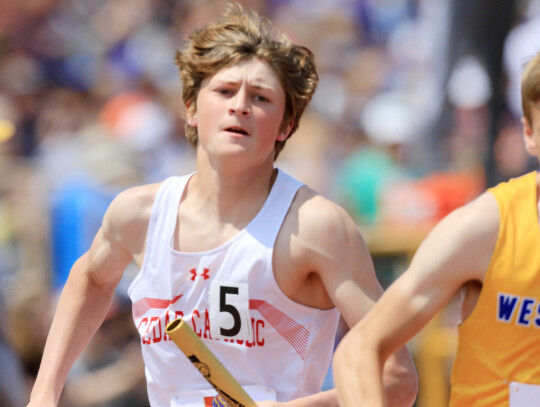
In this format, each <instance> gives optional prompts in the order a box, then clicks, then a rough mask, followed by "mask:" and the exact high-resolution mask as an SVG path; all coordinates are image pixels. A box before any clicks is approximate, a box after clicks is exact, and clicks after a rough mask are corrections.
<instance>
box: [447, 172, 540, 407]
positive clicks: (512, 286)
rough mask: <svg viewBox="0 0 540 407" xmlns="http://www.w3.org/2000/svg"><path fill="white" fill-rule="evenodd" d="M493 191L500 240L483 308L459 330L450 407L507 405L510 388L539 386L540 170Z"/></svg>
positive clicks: (480, 300) (479, 306) (483, 294)
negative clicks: (538, 178) (538, 180)
mask: <svg viewBox="0 0 540 407" xmlns="http://www.w3.org/2000/svg"><path fill="white" fill-rule="evenodd" d="M489 191H490V192H491V193H492V194H493V195H494V196H495V198H496V199H497V202H498V205H499V211H500V228H499V236H498V239H497V243H496V246H495V250H494V252H493V256H492V258H491V261H490V264H489V267H488V270H487V272H486V276H485V280H484V284H483V287H482V291H481V294H480V296H479V298H478V302H477V303H476V306H475V308H474V310H473V312H472V313H471V315H470V316H469V317H468V318H467V319H466V320H465V321H464V322H463V323H462V324H461V325H460V326H459V328H458V336H459V341H458V350H457V355H456V360H455V362H454V366H453V370H452V379H451V384H452V390H451V396H450V405H451V406H452V407H472V406H474V407H481V406H486V407H488V406H489V407H496V406H508V405H509V397H510V396H509V393H510V392H509V386H510V383H512V382H519V383H528V384H536V385H539V384H540V228H539V221H538V206H537V205H538V204H537V202H538V198H537V193H536V172H531V173H528V174H526V175H523V176H521V177H519V178H515V179H511V180H510V181H508V182H504V183H501V184H499V185H497V186H496V187H494V188H491V189H489ZM538 403H539V404H538V405H540V400H538Z"/></svg>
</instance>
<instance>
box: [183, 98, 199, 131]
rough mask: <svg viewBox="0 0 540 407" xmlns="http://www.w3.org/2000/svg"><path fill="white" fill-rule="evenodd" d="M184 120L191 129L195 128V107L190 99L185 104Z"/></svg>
mask: <svg viewBox="0 0 540 407" xmlns="http://www.w3.org/2000/svg"><path fill="white" fill-rule="evenodd" d="M186 118H187V122H188V124H189V125H190V126H191V127H197V124H198V123H197V107H196V106H195V103H193V101H192V100H191V99H190V100H188V101H187V102H186Z"/></svg>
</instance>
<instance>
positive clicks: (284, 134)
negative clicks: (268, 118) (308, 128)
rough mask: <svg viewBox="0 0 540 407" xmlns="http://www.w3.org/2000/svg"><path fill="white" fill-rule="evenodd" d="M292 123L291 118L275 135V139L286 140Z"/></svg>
mask: <svg viewBox="0 0 540 407" xmlns="http://www.w3.org/2000/svg"><path fill="white" fill-rule="evenodd" d="M293 124H294V122H293V121H292V120H291V122H290V123H289V124H288V125H287V126H286V127H285V128H284V129H283V130H280V131H279V134H278V135H277V141H285V140H287V137H289V133H290V132H291V130H292V128H293Z"/></svg>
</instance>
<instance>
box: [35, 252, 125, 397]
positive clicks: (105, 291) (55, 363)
mask: <svg viewBox="0 0 540 407" xmlns="http://www.w3.org/2000/svg"><path fill="white" fill-rule="evenodd" d="M85 261H86V260H85V257H84V256H83V258H81V259H79V260H78V261H77V262H76V263H75V265H74V267H73V269H72V271H71V273H70V276H69V278H68V281H67V282H66V285H65V287H64V289H63V291H62V294H61V296H60V299H59V302H58V306H57V309H56V313H55V317H54V319H53V322H52V325H51V329H50V331H49V335H48V338H47V342H46V345H45V350H44V353H43V358H42V361H41V366H40V370H39V373H38V376H37V378H36V382H35V384H34V388H33V390H32V394H31V400H32V401H37V400H40V401H43V402H44V403H51V402H54V405H56V404H57V403H58V400H59V398H60V394H61V392H62V388H63V386H64V383H65V381H66V378H67V375H68V373H69V370H70V369H71V366H72V365H73V363H74V362H75V360H76V359H77V358H78V357H79V355H80V354H81V352H82V350H83V349H84V347H85V346H86V344H87V343H88V341H89V340H90V338H91V337H92V336H93V335H94V333H95V332H96V331H97V329H98V328H99V326H100V325H101V323H102V321H103V319H104V317H105V314H106V313H107V310H108V309H109V306H110V303H111V299H112V296H113V294H114V289H115V286H112V285H107V286H105V285H98V284H96V283H94V282H93V281H92V279H91V278H89V275H88V273H85V272H84V271H83V270H84V269H85V267H84V266H83V264H84V262H85Z"/></svg>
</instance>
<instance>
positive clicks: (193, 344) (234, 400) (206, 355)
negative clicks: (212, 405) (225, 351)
mask: <svg viewBox="0 0 540 407" xmlns="http://www.w3.org/2000/svg"><path fill="white" fill-rule="evenodd" d="M165 331H166V332H167V334H168V335H169V337H170V338H171V339H172V340H173V341H174V343H175V344H176V346H178V347H179V348H180V350H181V351H182V352H183V353H184V354H185V355H186V356H187V358H188V359H189V360H190V361H191V363H193V366H195V367H196V368H197V370H198V371H199V373H200V374H201V375H203V377H204V378H205V379H206V380H207V381H208V383H210V385H211V386H212V387H213V388H214V389H215V390H216V391H217V392H218V394H219V397H218V398H217V399H218V400H216V402H217V404H218V405H224V406H229V407H256V406H257V405H256V404H255V402H254V401H253V399H252V398H251V397H250V396H249V395H248V394H247V393H246V391H245V390H244V389H243V388H242V386H240V384H239V383H238V382H237V381H236V379H235V378H234V377H233V376H232V375H231V373H229V371H228V370H227V369H226V368H225V366H223V364H222V363H221V362H220V361H219V360H218V358H217V357H216V356H215V355H214V354H213V353H212V351H211V350H210V349H209V348H208V346H206V345H205V344H204V342H203V341H202V340H201V338H199V337H198V336H197V334H196V333H195V332H193V329H191V328H190V327H189V325H188V324H187V323H186V322H185V321H184V320H183V319H181V318H178V319H175V320H174V321H172V322H170V323H169V324H167V327H166V328H165ZM219 399H221V400H219ZM223 401H224V402H225V403H226V404H220V403H222V402H223Z"/></svg>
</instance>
